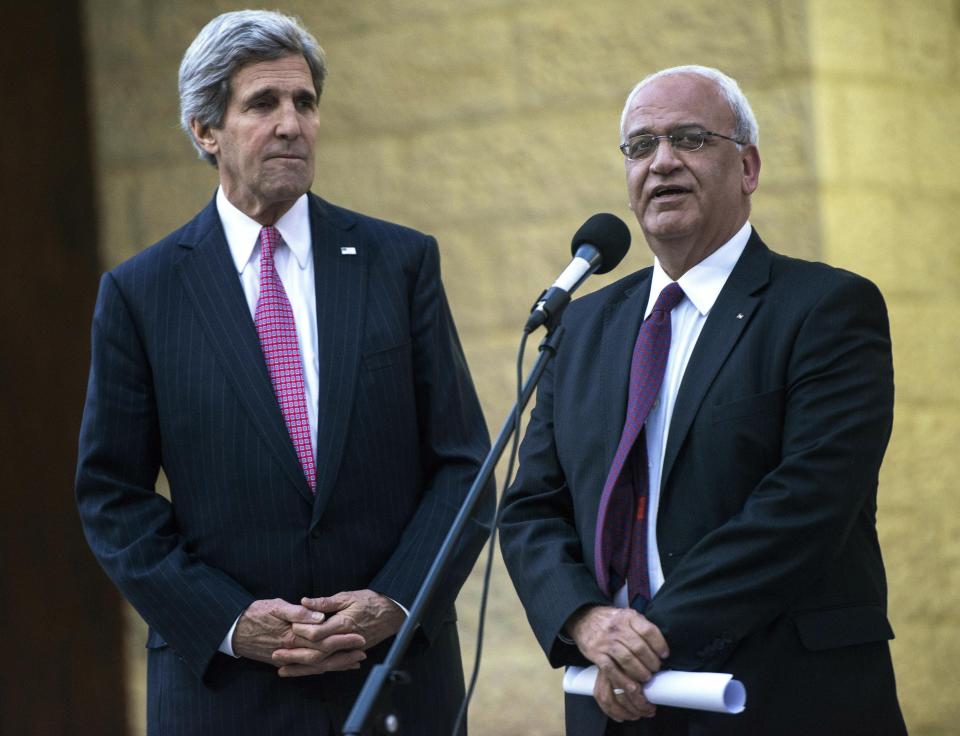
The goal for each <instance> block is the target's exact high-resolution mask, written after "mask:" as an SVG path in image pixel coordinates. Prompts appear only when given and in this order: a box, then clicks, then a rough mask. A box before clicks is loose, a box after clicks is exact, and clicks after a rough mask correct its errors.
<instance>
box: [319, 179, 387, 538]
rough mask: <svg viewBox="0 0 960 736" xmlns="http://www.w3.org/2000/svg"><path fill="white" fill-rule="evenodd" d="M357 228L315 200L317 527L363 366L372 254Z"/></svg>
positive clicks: (333, 478)
mask: <svg viewBox="0 0 960 736" xmlns="http://www.w3.org/2000/svg"><path fill="white" fill-rule="evenodd" d="M355 223H356V221H355V220H354V219H353V218H352V217H351V216H350V215H348V214H346V213H344V212H343V211H341V210H337V209H334V208H332V207H331V206H330V205H328V204H327V203H326V202H324V201H323V200H321V199H319V198H317V197H314V196H313V195H311V196H310V227H311V231H312V235H313V263H314V271H315V276H316V289H317V332H318V334H317V349H318V355H319V362H320V371H319V374H320V381H319V388H318V391H317V393H318V404H319V411H318V416H319V427H318V429H317V497H316V501H315V503H314V508H313V524H316V523H317V521H319V519H320V517H321V516H322V515H323V511H324V509H325V508H326V505H327V502H328V501H329V499H330V494H331V492H332V490H333V485H334V483H335V481H336V479H337V474H338V472H339V469H340V462H341V458H342V456H343V448H344V445H345V442H346V436H347V430H348V423H349V420H350V412H351V409H352V408H353V403H354V401H353V396H354V391H355V388H356V383H357V373H358V370H359V367H360V338H361V335H362V333H363V319H364V312H365V306H366V303H367V272H368V264H369V260H370V258H371V257H372V255H373V254H372V252H370V249H369V247H368V244H367V243H361V242H359V241H358V240H357V238H356V237H355V236H354V234H353V233H351V232H350V231H351V229H352V228H353V226H354V225H355ZM342 248H343V249H346V250H343V251H342V250H341V249H342Z"/></svg>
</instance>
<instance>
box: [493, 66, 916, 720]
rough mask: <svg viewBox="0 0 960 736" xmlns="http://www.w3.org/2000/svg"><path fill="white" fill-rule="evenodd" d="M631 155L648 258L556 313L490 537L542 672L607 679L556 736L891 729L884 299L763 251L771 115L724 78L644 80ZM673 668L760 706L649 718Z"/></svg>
mask: <svg viewBox="0 0 960 736" xmlns="http://www.w3.org/2000/svg"><path fill="white" fill-rule="evenodd" d="M620 143H621V145H620V150H621V151H622V152H623V156H624V166H625V171H626V179H627V191H628V194H629V199H630V208H631V209H632V210H633V212H634V214H635V216H636V218H637V221H638V222H639V224H640V228H641V229H642V230H643V233H644V235H645V236H646V240H647V244H648V245H649V246H650V249H651V251H652V252H653V255H654V265H653V267H652V268H646V269H643V270H641V271H638V272H636V273H634V274H632V275H630V276H627V277H626V278H624V279H622V280H620V281H618V282H616V283H614V284H612V285H610V286H608V287H606V288H604V289H601V290H599V291H597V292H595V293H593V294H590V295H588V296H585V297H583V298H582V299H578V300H576V301H575V302H574V303H572V304H571V305H570V307H569V308H568V309H567V311H566V313H565V314H564V317H563V324H564V326H565V328H566V333H565V336H564V339H563V343H562V345H561V348H560V350H559V352H558V354H557V357H556V360H555V361H554V363H553V364H552V366H551V367H550V369H549V370H548V371H547V372H546V373H545V374H544V376H543V379H542V382H541V383H540V387H539V391H538V394H537V403H536V408H535V409H534V410H533V413H532V416H531V419H530V424H529V427H528V429H527V433H526V436H525V438H524V441H523V446H522V448H521V451H520V469H519V472H518V476H517V480H516V482H515V483H514V484H513V486H512V487H511V488H510V489H509V490H508V492H507V494H506V497H505V499H504V509H503V515H502V525H501V539H502V547H503V553H504V559H505V561H506V563H507V567H508V568H509V570H510V574H511V576H512V578H513V581H514V583H515V585H516V587H517V591H518V593H519V595H520V598H521V600H522V601H523V604H524V607H525V608H526V611H527V616H528V618H529V620H530V623H531V625H532V627H533V629H534V632H535V633H536V635H537V638H538V640H539V641H540V644H541V646H542V647H543V648H544V650H545V651H546V653H547V656H548V658H549V660H550V662H551V664H552V665H554V666H562V665H579V666H586V665H591V664H592V665H596V666H597V673H598V674H597V678H596V682H595V686H594V690H593V697H592V698H591V697H585V696H582V695H567V700H566V706H567V708H566V710H567V733H568V734H570V736H574V735H575V736H603V735H604V734H607V735H609V736H623V735H634V734H657V735H658V736H662V735H670V736H681V735H682V736H693V735H694V734H710V735H711V736H725V735H728V736H741V735H743V734H750V735H751V736H809V735H810V734H829V735H830V736H834V735H836V736H840V735H841V734H842V735H844V736H848V735H850V734H871V735H872V736H902V734H905V733H906V730H905V727H904V723H903V718H902V716H901V714H900V709H899V705H898V703H897V695H896V687H895V683H894V675H893V668H892V665H891V661H890V652H889V647H888V640H889V639H890V638H892V636H893V632H892V631H891V628H890V624H889V623H888V621H887V617H886V583H885V579H884V567H883V562H882V559H881V556H880V548H879V545H878V542H877V532H876V508H877V505H876V504H877V475H878V472H879V469H880V463H881V460H882V458H883V454H884V451H885V449H886V445H887V440H888V438H889V434H890V427H891V423H892V418H893V367H892V360H891V352H890V337H889V327H888V324H887V316H886V309H885V306H884V303H883V298H882V297H881V295H880V293H879V291H878V290H877V288H876V287H875V286H874V285H873V284H871V283H870V282H869V281H867V280H866V279H863V278H861V277H859V276H856V275H855V274H852V273H849V272H847V271H841V270H839V269H835V268H831V267H829V266H826V265H824V264H820V263H809V262H805V261H800V260H797V259H793V258H787V257H785V256H782V255H778V254H776V253H774V252H772V251H771V250H769V249H768V248H767V247H766V245H764V243H763V241H762V240H761V239H760V236H759V234H758V233H757V231H756V230H755V229H754V228H753V227H752V226H751V224H750V222H749V219H748V218H749V215H750V197H751V195H752V193H753V192H754V191H755V190H756V188H757V186H758V183H759V174H760V153H759V149H758V131H757V123H756V120H755V118H754V115H753V112H752V111H751V109H750V105H749V103H748V102H747V100H746V97H744V95H743V93H742V92H741V91H740V88H739V86H738V85H737V83H736V82H735V81H734V80H733V79H731V78H730V77H728V76H727V75H725V74H723V73H721V72H719V71H717V70H716V69H710V68H706V67H700V66H686V67H676V68H671V69H665V70H663V71H661V72H658V73H656V74H653V75H651V76H649V77H647V78H646V79H644V80H643V81H642V82H640V83H639V84H638V85H637V86H636V87H635V88H634V89H633V91H632V92H631V93H630V94H629V96H628V97H627V100H626V104H625V106H624V110H623V116H622V118H621V129H620ZM664 668H671V669H679V670H700V671H721V672H730V673H733V674H734V675H735V676H736V677H737V678H738V679H739V680H741V681H742V682H743V683H744V684H745V685H746V690H747V704H746V711H745V712H744V713H742V714H740V715H736V716H734V715H722V714H716V713H708V712H704V711H694V710H682V709H677V708H668V707H663V706H654V705H653V704H651V703H649V702H648V701H647V700H646V698H645V697H644V690H643V685H644V683H646V682H649V681H650V679H651V677H652V676H653V675H654V674H655V673H657V672H659V671H660V670H662V669H664Z"/></svg>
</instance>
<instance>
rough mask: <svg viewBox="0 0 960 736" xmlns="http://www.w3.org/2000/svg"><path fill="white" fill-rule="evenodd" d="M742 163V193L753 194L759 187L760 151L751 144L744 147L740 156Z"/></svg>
mask: <svg viewBox="0 0 960 736" xmlns="http://www.w3.org/2000/svg"><path fill="white" fill-rule="evenodd" d="M740 157H741V160H742V161H743V178H742V189H743V193H744V194H747V195H750V194H753V193H754V192H755V191H756V190H757V187H758V186H760V150H759V149H758V148H757V147H756V146H755V145H753V144H750V143H748V144H747V145H746V146H744V149H743V151H742V152H741V154H740Z"/></svg>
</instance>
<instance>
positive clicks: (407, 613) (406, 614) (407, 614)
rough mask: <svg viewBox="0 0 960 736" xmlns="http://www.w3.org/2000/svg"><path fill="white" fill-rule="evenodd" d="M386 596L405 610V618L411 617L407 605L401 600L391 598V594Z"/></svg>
mask: <svg viewBox="0 0 960 736" xmlns="http://www.w3.org/2000/svg"><path fill="white" fill-rule="evenodd" d="M384 598H387V599H389V600H391V601H393V602H394V603H396V604H397V605H398V606H399V607H400V610H401V611H403V615H404V617H405V618H409V617H410V611H408V610H407V607H406V606H405V605H403V604H402V603H401V602H400V601H395V600H393V598H390V596H388V595H385V596H384Z"/></svg>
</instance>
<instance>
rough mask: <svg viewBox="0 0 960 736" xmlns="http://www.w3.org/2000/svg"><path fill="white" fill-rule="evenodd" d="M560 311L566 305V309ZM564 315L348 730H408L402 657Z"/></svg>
mask: <svg viewBox="0 0 960 736" xmlns="http://www.w3.org/2000/svg"><path fill="white" fill-rule="evenodd" d="M560 311H562V309H561V310H560ZM559 317H560V312H559V311H558V312H556V313H554V314H551V315H550V318H549V319H548V320H547V321H546V326H547V334H546V336H545V337H544V338H543V340H542V341H541V343H540V347H539V350H540V355H539V357H538V358H537V360H536V362H535V363H534V365H533V368H531V369H530V373H529V374H528V375H527V379H526V382H525V383H524V385H523V390H522V391H521V393H520V398H519V402H514V405H513V409H512V410H511V412H510V415H509V416H508V417H507V419H506V421H505V422H504V423H503V427H502V428H501V429H500V434H499V436H498V437H497V440H496V442H494V443H493V446H492V447H491V448H490V452H488V453H487V457H486V459H485V460H484V461H483V465H481V466H480V471H479V473H477V477H476V479H475V480H474V481H473V485H472V486H470V491H469V492H468V493H467V497H466V498H465V499H464V501H463V504H462V505H461V506H460V511H459V512H458V513H457V517H456V519H454V521H453V525H452V526H451V527H450V531H449V532H448V533H447V536H446V538H445V539H444V540H443V544H442V545H441V546H440V551H439V552H438V553H437V557H436V559H435V560H434V561H433V565H432V566H431V567H430V571H429V572H428V573H427V576H426V578H424V581H423V584H422V585H421V586H420V590H419V592H418V593H417V597H416V599H415V600H414V602H413V606H412V607H411V608H410V613H409V614H408V615H407V619H406V621H404V622H403V626H401V627H400V630H399V631H398V632H397V636H396V638H395V639H394V641H393V644H392V645H391V646H390V651H389V652H387V656H386V658H385V659H384V660H383V662H382V663H380V664H377V665H374V666H373V668H372V669H371V670H370V674H369V675H368V676H367V680H366V682H365V683H364V684H363V688H362V689H361V690H360V694H359V695H358V696H357V699H356V701H355V702H354V704H353V709H352V710H351V711H350V715H349V716H347V721H346V723H345V724H344V727H343V736H373V735H374V734H376V735H377V736H381V735H383V734H387V735H392V734H399V733H401V732H402V729H403V728H404V724H401V723H400V721H399V719H398V717H397V714H396V711H395V708H394V706H393V699H392V693H393V689H394V688H395V686H397V685H405V684H408V683H409V682H410V676H409V675H408V674H407V673H406V672H403V671H402V670H400V669H399V666H400V660H401V659H402V658H403V655H404V654H405V653H406V651H407V648H408V647H409V646H410V640H411V639H412V638H413V635H414V632H415V631H416V629H417V627H418V626H419V625H420V621H421V620H422V619H423V613H424V611H425V610H426V608H427V605H428V604H429V603H430V599H431V597H432V596H433V592H434V589H435V588H436V587H437V584H438V583H439V581H440V578H441V576H442V575H443V573H444V572H445V571H446V567H447V564H448V562H449V560H450V557H451V556H452V555H453V551H454V548H455V547H456V545H457V542H459V540H460V536H461V535H462V533H463V528H464V527H465V526H466V524H467V521H468V520H469V518H470V514H471V513H472V512H473V509H474V507H475V506H476V505H477V501H478V500H479V498H480V494H481V493H482V492H483V490H484V488H485V487H486V485H487V482H488V481H489V480H490V477H491V476H492V475H493V471H494V469H495V468H496V466H497V463H498V462H499V461H500V457H501V455H503V451H504V449H505V448H506V446H507V442H508V441H509V439H510V437H511V435H512V434H513V430H514V427H515V426H516V420H517V416H518V414H521V413H523V410H524V408H525V407H526V405H527V403H528V402H529V401H530V397H531V396H532V395H533V391H534V389H535V388H536V386H537V384H538V383H539V382H540V377H541V376H542V375H543V372H544V370H545V369H546V367H547V364H548V363H549V362H550V361H551V360H552V359H553V358H554V357H555V356H556V354H557V349H558V347H559V346H560V340H561V339H562V338H563V332H564V327H563V326H562V325H559V324H558V322H559ZM495 531H496V529H491V530H490V533H491V534H493V533H495ZM407 733H413V731H408V732H407Z"/></svg>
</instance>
